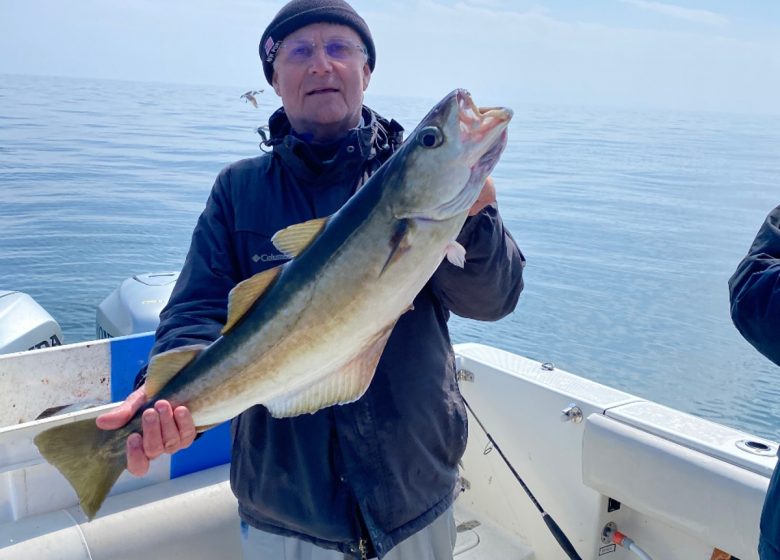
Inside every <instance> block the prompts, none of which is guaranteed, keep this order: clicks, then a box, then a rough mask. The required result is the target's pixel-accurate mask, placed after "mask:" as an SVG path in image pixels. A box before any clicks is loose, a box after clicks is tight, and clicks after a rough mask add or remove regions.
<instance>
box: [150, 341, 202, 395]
mask: <svg viewBox="0 0 780 560" xmlns="http://www.w3.org/2000/svg"><path fill="white" fill-rule="evenodd" d="M205 347H206V344H192V345H190V346H181V347H179V348H174V349H173V350H168V351H167V352H163V353H162V354H157V355H156V356H153V357H152V359H151V360H150V361H149V367H148V368H147V369H146V395H147V396H148V397H149V398H151V397H153V396H154V395H156V394H157V393H159V392H160V389H162V388H163V387H165V386H166V385H167V384H168V382H169V381H170V380H171V379H173V377H174V376H175V375H176V374H177V373H179V372H180V371H181V370H183V369H184V368H185V367H187V365H189V363H190V362H192V360H194V359H195V358H197V357H198V354H200V353H201V351H203V349H204V348H205Z"/></svg>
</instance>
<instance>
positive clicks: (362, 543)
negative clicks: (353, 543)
mask: <svg viewBox="0 0 780 560" xmlns="http://www.w3.org/2000/svg"><path fill="white" fill-rule="evenodd" d="M358 552H360V560H368V546H367V544H366V539H360V540H359V541H358Z"/></svg>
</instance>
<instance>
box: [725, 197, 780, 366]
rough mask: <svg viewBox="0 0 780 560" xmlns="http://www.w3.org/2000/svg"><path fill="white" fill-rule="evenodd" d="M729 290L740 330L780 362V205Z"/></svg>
mask: <svg viewBox="0 0 780 560" xmlns="http://www.w3.org/2000/svg"><path fill="white" fill-rule="evenodd" d="M729 294H730V299H731V318H732V320H733V321H734V325H736V327H737V329H738V330H739V332H740V333H742V336H744V337H745V339H746V340H747V341H748V342H750V344H752V345H753V346H755V347H756V349H757V350H758V351H759V352H761V353H762V354H764V355H765V356H766V357H767V358H769V359H770V360H772V361H773V362H775V363H776V364H778V365H780V206H778V207H777V208H775V209H774V210H773V211H772V212H770V214H769V216H767V219H766V221H765V222H764V225H763V226H761V229H760V230H759V232H758V235H757V236H756V239H755V241H753V245H752V246H751V247H750V251H749V252H748V254H747V256H746V257H745V258H744V259H743V260H742V262H741V263H739V266H738V267H737V270H736V272H735V273H734V275H733V276H732V277H731V279H730V280H729Z"/></svg>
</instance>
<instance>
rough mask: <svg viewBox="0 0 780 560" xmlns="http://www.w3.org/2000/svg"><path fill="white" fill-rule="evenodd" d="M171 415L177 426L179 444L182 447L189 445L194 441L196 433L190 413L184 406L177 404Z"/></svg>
mask: <svg viewBox="0 0 780 560" xmlns="http://www.w3.org/2000/svg"><path fill="white" fill-rule="evenodd" d="M173 415H174V418H175V419H176V425H177V426H179V437H180V438H181V446H182V448H185V447H189V446H190V445H191V444H192V442H193V441H195V436H196V435H197V430H196V429H195V421H194V420H193V419H192V414H191V413H190V411H189V409H187V408H186V407H184V406H178V407H176V410H174V411H173Z"/></svg>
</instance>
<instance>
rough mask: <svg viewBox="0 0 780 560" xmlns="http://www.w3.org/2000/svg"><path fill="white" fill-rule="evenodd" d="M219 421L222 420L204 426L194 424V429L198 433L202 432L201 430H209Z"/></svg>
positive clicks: (218, 423)
mask: <svg viewBox="0 0 780 560" xmlns="http://www.w3.org/2000/svg"><path fill="white" fill-rule="evenodd" d="M221 423H222V422H217V423H216V424H208V425H206V426H195V431H197V432H198V433H199V434H202V433H203V432H205V431H207V430H210V429H211V428H216V427H217V426H219V425H220V424H221Z"/></svg>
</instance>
